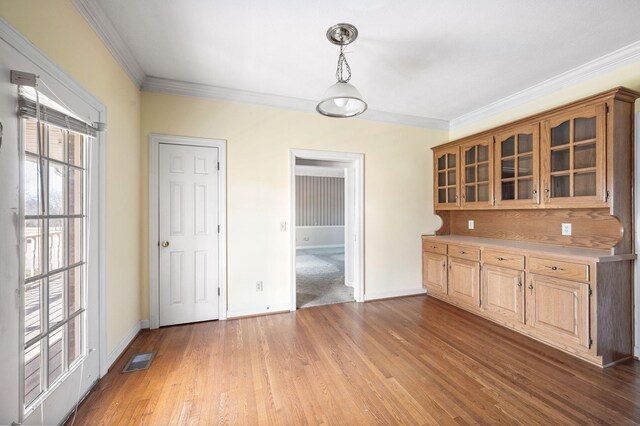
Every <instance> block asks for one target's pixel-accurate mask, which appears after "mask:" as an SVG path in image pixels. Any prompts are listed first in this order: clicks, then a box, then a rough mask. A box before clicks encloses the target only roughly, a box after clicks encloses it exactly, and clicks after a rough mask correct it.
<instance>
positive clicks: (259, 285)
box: [256, 281, 264, 291]
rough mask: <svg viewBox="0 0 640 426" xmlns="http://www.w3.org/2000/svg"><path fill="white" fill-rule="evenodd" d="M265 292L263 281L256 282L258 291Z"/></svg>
mask: <svg viewBox="0 0 640 426" xmlns="http://www.w3.org/2000/svg"><path fill="white" fill-rule="evenodd" d="M262 290H264V286H263V285H262V281H256V291H262Z"/></svg>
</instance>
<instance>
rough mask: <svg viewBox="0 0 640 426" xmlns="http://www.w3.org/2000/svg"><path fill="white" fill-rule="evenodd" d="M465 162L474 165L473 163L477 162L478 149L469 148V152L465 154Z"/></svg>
mask: <svg viewBox="0 0 640 426" xmlns="http://www.w3.org/2000/svg"><path fill="white" fill-rule="evenodd" d="M464 161H465V163H467V164H472V163H475V162H476V147H475V146H474V147H471V148H469V150H468V151H467V152H465V154H464Z"/></svg>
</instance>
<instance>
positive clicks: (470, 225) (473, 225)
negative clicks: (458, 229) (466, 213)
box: [469, 220, 476, 229]
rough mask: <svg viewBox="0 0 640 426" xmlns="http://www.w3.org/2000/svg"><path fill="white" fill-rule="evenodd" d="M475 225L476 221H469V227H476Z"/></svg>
mask: <svg viewBox="0 0 640 426" xmlns="http://www.w3.org/2000/svg"><path fill="white" fill-rule="evenodd" d="M475 226H476V223H475V221H473V220H470V221H469V229H474V227H475Z"/></svg>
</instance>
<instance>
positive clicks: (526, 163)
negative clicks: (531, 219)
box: [494, 123, 540, 206]
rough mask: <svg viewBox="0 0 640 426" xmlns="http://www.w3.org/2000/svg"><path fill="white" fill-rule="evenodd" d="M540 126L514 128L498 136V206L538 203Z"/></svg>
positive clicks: (495, 150)
mask: <svg viewBox="0 0 640 426" xmlns="http://www.w3.org/2000/svg"><path fill="white" fill-rule="evenodd" d="M539 141H540V132H539V125H538V124H537V123H536V124H533V125H526V126H519V127H514V128H513V129H509V130H506V131H503V132H501V133H498V134H497V135H496V136H495V146H494V157H495V162H496V165H495V176H496V178H495V182H494V183H495V194H496V195H495V198H496V203H495V204H496V206H503V205H506V204H508V205H512V206H516V205H523V204H524V205H531V204H537V203H538V202H539V190H538V187H539V182H538V176H539V175H538V173H539V169H538V162H539V144H540V142H539Z"/></svg>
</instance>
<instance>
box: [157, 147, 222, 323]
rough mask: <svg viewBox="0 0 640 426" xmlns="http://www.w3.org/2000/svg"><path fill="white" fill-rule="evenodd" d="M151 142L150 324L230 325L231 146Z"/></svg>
mask: <svg viewBox="0 0 640 426" xmlns="http://www.w3.org/2000/svg"><path fill="white" fill-rule="evenodd" d="M149 142H150V167H149V170H150V178H149V200H150V202H149V206H150V208H149V214H150V217H149V224H150V232H149V234H150V240H149V247H150V262H149V263H150V280H149V281H150V283H149V284H150V292H149V300H150V324H149V325H150V327H151V328H157V327H161V326H167V325H175V324H184V323H190V322H199V321H209V320H216V319H224V318H226V303H224V301H225V300H226V291H224V290H226V285H225V284H226V281H225V268H224V266H225V261H224V253H225V245H224V241H225V238H224V228H225V226H224V225H225V220H224V212H225V208H224V202H225V199H226V198H225V195H224V187H225V182H224V181H225V179H224V171H225V168H224V158H225V156H224V145H225V144H224V141H217V140H208V139H196V138H184V137H176V136H160V135H152V136H151V137H150V141H149Z"/></svg>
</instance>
